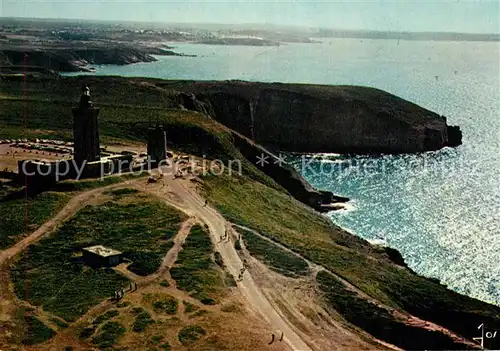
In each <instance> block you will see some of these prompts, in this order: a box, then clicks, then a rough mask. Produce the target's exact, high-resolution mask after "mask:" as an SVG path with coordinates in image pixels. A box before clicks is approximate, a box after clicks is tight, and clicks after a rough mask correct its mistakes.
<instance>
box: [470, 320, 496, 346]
mask: <svg viewBox="0 0 500 351" xmlns="http://www.w3.org/2000/svg"><path fill="white" fill-rule="evenodd" d="M477 329H481V336H480V337H477V338H472V340H474V341H478V342H479V343H480V344H481V347H484V340H485V339H495V338H496V337H497V332H498V330H489V331H486V332H485V329H486V326H485V325H484V323H481V324H480V325H479V327H477Z"/></svg>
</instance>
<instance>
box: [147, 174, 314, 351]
mask: <svg viewBox="0 0 500 351" xmlns="http://www.w3.org/2000/svg"><path fill="white" fill-rule="evenodd" d="M164 172H165V173H167V174H169V173H168V169H166V170H164ZM167 178H168V179H167ZM164 182H165V185H166V187H165V188H166V189H165V188H163V187H161V186H158V185H153V186H151V185H149V186H146V185H144V186H138V188H139V189H140V190H143V191H146V192H150V193H152V194H154V195H156V196H158V197H159V198H161V199H163V200H165V201H166V202H168V203H169V204H170V205H173V206H174V207H177V208H178V209H180V210H182V211H184V212H185V213H187V214H188V215H191V216H194V217H197V218H198V219H200V220H201V221H202V222H204V223H205V224H206V225H207V226H208V228H209V230H210V238H211V240H212V243H213V245H214V247H215V248H216V249H217V251H219V252H220V254H221V256H222V260H223V261H224V264H225V265H226V267H227V270H228V271H229V273H231V274H232V275H233V276H234V277H237V276H238V275H239V273H240V269H241V268H242V267H243V262H242V261H241V259H240V257H239V255H238V253H237V252H236V249H235V248H234V244H233V242H232V241H231V240H230V241H228V242H224V241H223V242H220V243H218V241H219V238H220V236H223V235H224V234H225V231H226V226H227V225H228V223H227V222H226V220H225V219H224V218H223V217H222V216H221V215H220V214H219V213H218V212H217V211H216V210H214V209H213V208H211V207H210V206H204V203H205V201H204V200H203V199H202V198H201V197H200V196H199V195H198V194H197V193H196V192H195V191H193V190H189V189H188V188H187V186H185V185H184V184H183V183H184V181H183V180H182V179H176V180H173V179H172V178H170V177H165V179H164ZM172 195H173V196H172ZM237 286H238V288H239V290H240V291H241V293H242V295H243V296H244V297H245V299H246V300H247V302H248V303H249V304H250V305H251V306H252V307H253V309H255V310H256V311H258V312H259V313H260V314H261V316H262V317H263V318H264V319H265V320H266V321H267V322H268V323H269V325H270V326H271V328H272V330H273V331H274V332H275V333H277V332H278V331H280V332H282V333H283V341H284V342H285V343H287V344H288V345H289V346H290V347H291V348H292V349H293V350H296V351H311V348H310V347H309V346H308V345H307V344H306V343H305V342H304V340H302V338H301V337H300V336H299V335H298V334H297V332H296V331H295V330H294V328H293V327H292V325H291V323H289V322H288V321H287V320H285V319H284V317H282V316H281V315H280V314H279V313H278V312H277V311H276V310H275V308H274V307H273V306H272V305H271V303H270V302H269V300H268V299H267V298H266V297H265V295H264V294H263V293H262V291H261V290H260V289H259V287H258V286H257V284H256V283H255V282H254V280H253V279H252V276H251V275H250V273H248V271H247V272H245V273H244V275H243V280H241V281H239V282H237Z"/></svg>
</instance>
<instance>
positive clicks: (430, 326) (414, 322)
mask: <svg viewBox="0 0 500 351" xmlns="http://www.w3.org/2000/svg"><path fill="white" fill-rule="evenodd" d="M233 226H234V227H235V228H242V229H245V230H248V231H250V232H252V233H254V234H255V235H257V236H258V237H260V238H261V239H262V240H266V241H267V242H269V243H270V244H272V245H275V246H276V247H279V248H280V249H281V250H284V251H286V252H289V253H291V254H293V255H295V256H296V257H297V258H300V259H302V260H304V261H306V262H307V264H308V265H309V268H310V269H311V270H312V272H313V274H315V273H317V272H319V271H325V272H328V273H330V274H331V275H332V276H334V277H335V278H336V279H338V280H339V281H340V282H342V283H343V284H344V285H345V286H346V288H348V289H349V290H351V291H353V292H355V293H357V294H358V295H359V296H360V297H362V298H364V299H366V300H367V301H369V302H371V303H373V304H375V305H376V306H377V307H379V308H383V309H385V310H386V311H388V312H389V313H391V314H392V315H393V316H394V317H395V318H397V319H399V320H400V321H402V322H403V323H405V324H407V325H411V326H417V327H419V328H423V329H427V330H430V331H438V332H440V333H443V334H445V335H448V336H449V337H450V338H452V339H453V340H455V341H458V342H461V343H464V344H468V345H471V346H477V345H476V344H474V343H473V342H471V341H470V340H467V339H465V338H464V337H462V336H460V335H458V334H456V333H454V332H453V331H451V330H449V329H447V328H445V327H442V326H440V325H438V324H436V323H433V322H429V321H427V320H423V319H421V318H418V317H416V316H414V315H412V314H409V313H403V312H400V311H397V310H395V309H394V308H392V307H389V306H387V305H384V304H382V303H381V302H380V301H378V300H376V299H374V298H373V297H371V296H370V295H368V294H366V293H365V292H363V291H361V290H360V289H358V288H357V287H356V286H354V285H352V284H351V283H349V282H348V281H347V280H345V279H344V278H342V277H340V276H339V275H337V274H335V273H334V272H332V271H330V270H328V269H327V268H325V267H323V266H321V265H318V264H316V263H314V262H311V261H309V260H308V259H307V258H305V257H303V256H302V255H300V254H298V253H296V252H295V251H293V250H290V249H289V248H287V247H285V246H283V245H281V244H280V243H278V242H275V241H274V240H272V239H270V238H268V237H266V236H264V235H262V234H260V233H259V232H258V231H255V230H253V229H251V228H248V227H245V226H242V225H239V224H233ZM391 346H392V345H391Z"/></svg>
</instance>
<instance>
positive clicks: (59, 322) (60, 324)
mask: <svg viewBox="0 0 500 351" xmlns="http://www.w3.org/2000/svg"><path fill="white" fill-rule="evenodd" d="M50 321H51V322H52V323H54V324H55V325H57V326H58V327H59V328H61V329H64V328H67V327H68V326H69V324H68V323H66V322H64V321H62V320H60V319H59V318H51V319H50Z"/></svg>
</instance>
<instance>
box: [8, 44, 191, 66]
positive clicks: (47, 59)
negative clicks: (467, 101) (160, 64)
mask: <svg viewBox="0 0 500 351" xmlns="http://www.w3.org/2000/svg"><path fill="white" fill-rule="evenodd" d="M25 54H26V57H25ZM152 55H162V56H186V55H183V54H178V53H176V52H174V51H171V50H165V49H162V48H156V47H145V46H137V47H134V46H129V45H117V44H114V43H110V44H109V45H102V44H99V45H96V44H86V43H82V44H81V45H78V43H75V44H72V45H70V46H68V45H66V46H64V45H61V46H57V45H54V44H52V45H50V46H48V45H46V46H41V47H25V46H10V47H9V46H8V47H5V48H2V49H1V50H0V65H3V66H7V67H8V66H22V65H24V60H25V58H26V64H27V65H29V66H37V67H43V68H46V69H49V70H54V71H61V72H79V71H88V70H89V68H88V67H87V66H88V65H107V64H110V65H128V64H132V63H138V62H153V61H156V58H154V56H152Z"/></svg>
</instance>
